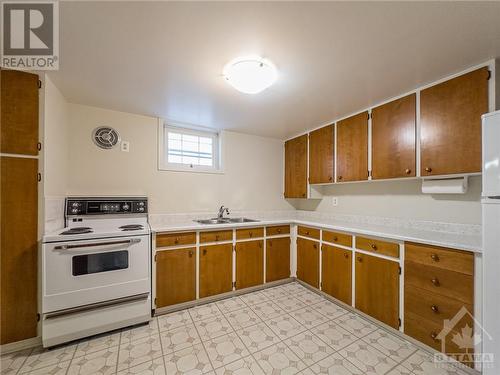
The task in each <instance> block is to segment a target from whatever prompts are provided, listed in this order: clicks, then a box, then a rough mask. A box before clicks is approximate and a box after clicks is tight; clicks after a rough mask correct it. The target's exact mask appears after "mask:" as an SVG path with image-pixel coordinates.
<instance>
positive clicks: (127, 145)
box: [121, 141, 130, 152]
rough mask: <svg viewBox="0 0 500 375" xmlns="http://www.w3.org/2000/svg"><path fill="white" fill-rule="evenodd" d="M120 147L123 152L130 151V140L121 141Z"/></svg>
mask: <svg viewBox="0 0 500 375" xmlns="http://www.w3.org/2000/svg"><path fill="white" fill-rule="evenodd" d="M121 147H122V151H123V152H129V151H130V142H128V141H122V143H121Z"/></svg>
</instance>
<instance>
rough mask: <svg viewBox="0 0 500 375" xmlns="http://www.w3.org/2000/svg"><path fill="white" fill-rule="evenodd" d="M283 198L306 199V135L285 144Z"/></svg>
mask: <svg viewBox="0 0 500 375" xmlns="http://www.w3.org/2000/svg"><path fill="white" fill-rule="evenodd" d="M285 198H307V134H306V135H303V136H300V137H297V138H294V139H290V140H289V141H286V142H285Z"/></svg>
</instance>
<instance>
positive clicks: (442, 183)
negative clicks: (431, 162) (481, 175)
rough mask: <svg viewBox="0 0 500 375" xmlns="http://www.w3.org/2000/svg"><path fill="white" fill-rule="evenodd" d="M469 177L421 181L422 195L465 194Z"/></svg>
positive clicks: (425, 179)
mask: <svg viewBox="0 0 500 375" xmlns="http://www.w3.org/2000/svg"><path fill="white" fill-rule="evenodd" d="M468 187H469V176H461V177H451V178H424V179H422V193H423V194H466V193H467V189H468Z"/></svg>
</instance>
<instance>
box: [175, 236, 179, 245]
mask: <svg viewBox="0 0 500 375" xmlns="http://www.w3.org/2000/svg"><path fill="white" fill-rule="evenodd" d="M174 243H175V244H176V245H177V244H178V243H179V239H178V238H177V237H176V238H175V239H174Z"/></svg>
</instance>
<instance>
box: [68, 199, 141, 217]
mask: <svg viewBox="0 0 500 375" xmlns="http://www.w3.org/2000/svg"><path fill="white" fill-rule="evenodd" d="M147 212H148V200H147V198H123V199H115V198H67V199H66V216H75V215H79V216H81V215H106V214H147Z"/></svg>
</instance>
